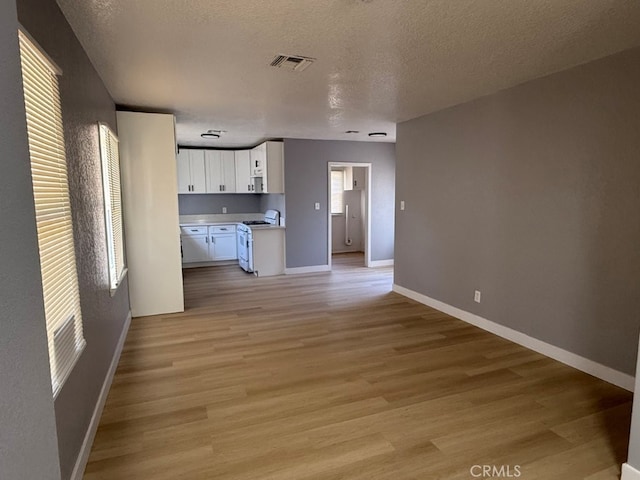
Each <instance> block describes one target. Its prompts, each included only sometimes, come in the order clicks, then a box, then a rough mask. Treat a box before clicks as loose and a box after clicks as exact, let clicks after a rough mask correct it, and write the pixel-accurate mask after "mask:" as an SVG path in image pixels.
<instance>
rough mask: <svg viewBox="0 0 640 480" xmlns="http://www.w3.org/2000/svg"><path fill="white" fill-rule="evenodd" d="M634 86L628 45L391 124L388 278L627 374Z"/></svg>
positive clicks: (637, 165)
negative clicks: (392, 216) (393, 180)
mask: <svg viewBox="0 0 640 480" xmlns="http://www.w3.org/2000/svg"><path fill="white" fill-rule="evenodd" d="M639 85H640V49H634V50H630V51H627V52H623V53H621V54H618V55H615V56H611V57H608V58H605V59H602V60H599V61H596V62H592V63H589V64H586V65H582V66H579V67H576V68H573V69H570V70H567V71H564V72H561V73H557V74H554V75H551V76H548V77H545V78H542V79H538V80H535V81H532V82H529V83H526V84H523V85H520V86H518V87H515V88H511V89H509V90H506V91H503V92H500V93H497V94H495V95H492V96H488V97H484V98H481V99H478V100H476V101H473V102H470V103H467V104H464V105H460V106H457V107H454V108H451V109H447V110H444V111H441V112H438V113H434V114H431V115H427V116H424V117H421V118H418V119H415V120H411V121H408V122H405V123H401V124H400V125H398V129H397V191H396V198H397V200H398V201H400V200H405V201H406V210H405V211H404V212H400V211H398V215H397V217H396V257H395V282H396V283H397V284H398V285H401V286H403V287H406V288H409V289H411V290H414V291H416V292H419V293H421V294H424V295H427V296H429V297H432V298H435V299H437V300H440V301H442V302H445V303H447V304H450V305H453V306H455V307H458V308H461V309H463V310H466V311H468V312H472V313H474V314H477V315H480V316H482V317H484V318H487V319H489V320H492V321H494V322H497V323H500V324H502V325H506V326H508V327H511V328H513V329H515V330H518V331H520V332H523V333H525V334H527V335H530V336H532V337H534V338H537V339H540V340H542V341H545V342H548V343H550V344H553V345H556V346H558V347H560V348H563V349H566V350H568V351H570V352H573V353H576V354H578V355H581V356H584V357H586V358H589V359H591V360H594V361H596V362H599V363H602V364H604V365H606V366H609V367H611V368H614V369H616V370H619V371H622V372H625V373H628V374H633V373H634V369H635V364H636V351H637V346H638V344H637V342H638V331H639V327H640V318H639V317H640V295H638V291H639V280H640V248H638V246H639V245H640V215H638V206H639V205H640V135H639V134H638V133H639V132H640V88H639V87H638V86H639ZM475 289H478V290H481V291H482V303H481V304H477V303H474V302H473V293H474V290H475Z"/></svg>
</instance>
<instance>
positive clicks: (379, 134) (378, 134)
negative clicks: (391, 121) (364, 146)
mask: <svg viewBox="0 0 640 480" xmlns="http://www.w3.org/2000/svg"><path fill="white" fill-rule="evenodd" d="M369 136H370V137H386V136H387V134H386V133H385V132H371V133H370V134H369Z"/></svg>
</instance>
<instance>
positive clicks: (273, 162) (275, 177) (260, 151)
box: [251, 142, 284, 193]
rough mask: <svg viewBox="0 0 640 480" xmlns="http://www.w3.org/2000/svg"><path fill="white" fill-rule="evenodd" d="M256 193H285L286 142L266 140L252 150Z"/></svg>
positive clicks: (252, 171) (252, 172)
mask: <svg viewBox="0 0 640 480" xmlns="http://www.w3.org/2000/svg"><path fill="white" fill-rule="evenodd" d="M251 176H252V177H254V183H255V192H256V193H284V143H282V142H265V143H262V144H260V145H258V146H257V147H255V148H254V149H253V150H251Z"/></svg>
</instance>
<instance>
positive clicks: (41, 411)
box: [0, 0, 60, 480]
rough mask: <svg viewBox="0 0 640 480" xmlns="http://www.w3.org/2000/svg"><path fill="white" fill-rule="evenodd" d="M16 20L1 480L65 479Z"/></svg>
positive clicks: (0, 298) (4, 182)
mask: <svg viewBox="0 0 640 480" xmlns="http://www.w3.org/2000/svg"><path fill="white" fill-rule="evenodd" d="M17 30H18V22H17V17H16V6H15V2H14V1H13V0H10V1H3V2H0V107H1V108H0V112H1V114H0V158H2V175H1V176H0V205H2V208H1V209H0V218H1V219H2V228H0V264H1V265H2V268H0V329H1V331H2V334H1V335H0V477H1V478H2V479H3V480H24V479H30V478H33V479H36V478H37V479H42V480H49V479H50V480H57V479H59V478H60V466H59V463H58V445H57V440H56V425H55V416H54V410H53V397H52V393H51V376H50V373H49V357H48V354H47V337H46V328H45V319H44V305H43V300H42V284H41V280H40V264H39V261H38V242H37V240H36V224H35V211H34V206H33V195H32V187H31V169H30V166H29V150H28V146H27V127H26V123H25V112H24V100H23V98H24V97H23V93H22V77H21V73H20V60H19V57H18V37H17V34H16V32H17Z"/></svg>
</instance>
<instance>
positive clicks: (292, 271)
mask: <svg viewBox="0 0 640 480" xmlns="http://www.w3.org/2000/svg"><path fill="white" fill-rule="evenodd" d="M330 271H331V267H330V266H329V265H311V266H309V267H293V268H285V269H284V273H285V275H297V274H299V273H316V272H330Z"/></svg>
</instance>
